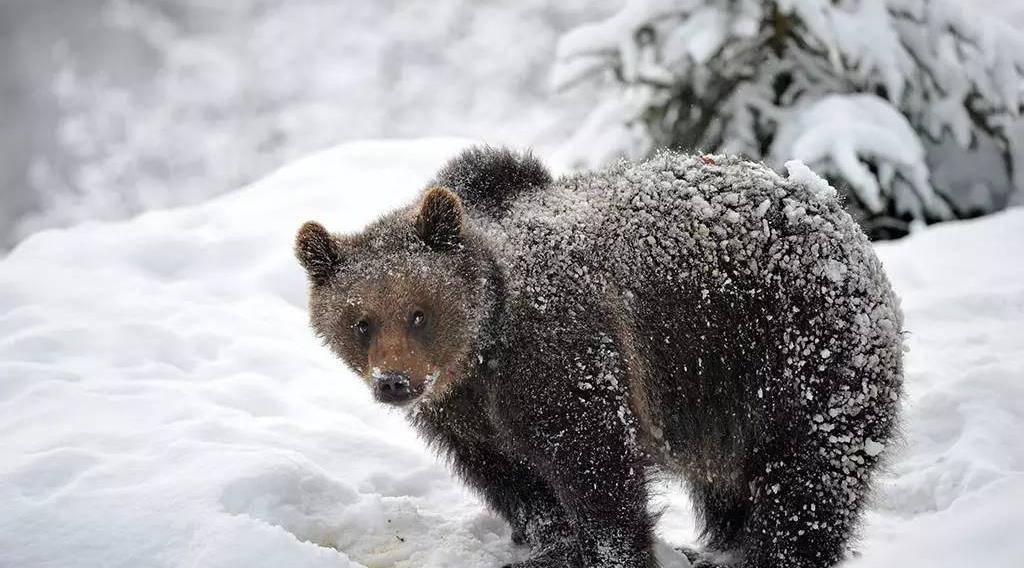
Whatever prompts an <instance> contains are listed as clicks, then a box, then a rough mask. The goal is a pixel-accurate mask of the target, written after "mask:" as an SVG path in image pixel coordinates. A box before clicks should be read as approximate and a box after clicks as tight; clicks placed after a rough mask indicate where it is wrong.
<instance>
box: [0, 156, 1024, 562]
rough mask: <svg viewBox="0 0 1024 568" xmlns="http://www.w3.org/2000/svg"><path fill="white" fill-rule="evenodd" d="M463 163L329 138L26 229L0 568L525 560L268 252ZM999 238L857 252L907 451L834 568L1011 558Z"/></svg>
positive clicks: (682, 507)
mask: <svg viewBox="0 0 1024 568" xmlns="http://www.w3.org/2000/svg"><path fill="white" fill-rule="evenodd" d="M466 145H467V143H466V141H462V140H451V139H446V140H420V141H410V142H362V143H356V144H350V145H346V146H342V147H339V148H337V149H334V150H330V151H327V152H324V153H321V154H318V155H315V156H312V157H310V158H307V159H305V160H302V161H300V162H297V163H295V164H293V165H292V166H290V167H287V168H285V169H283V170H281V171H279V172H277V173H275V174H273V175H271V176H270V177H269V178H267V179H266V180H264V181H262V182H260V183H257V184H255V185H253V186H250V187H248V188H246V189H243V190H240V191H238V192H236V193H233V194H230V195H226V196H223V197H221V198H218V199H216V200H213V201H210V202H208V203H206V204H203V205H201V206H196V207H191V208H186V209H177V210H171V211H160V212H153V213H148V214H145V215H143V216H141V217H138V218H135V219H133V220H130V221H126V222H119V223H89V224H84V225H80V226H77V227H74V228H71V229H66V230H51V231H44V232H42V233H38V234H36V235H33V236H32V237H30V238H28V239H27V240H25V241H24V242H22V243H21V244H20V245H19V246H18V247H17V248H16V249H15V250H14V251H12V252H11V253H10V255H9V256H8V257H6V258H4V259H2V260H0V432H2V433H3V435H2V437H0V499H2V501H3V503H4V505H5V506H4V507H3V509H2V511H0V566H5V567H6V566H18V567H35V566H56V567H65V566H66V567H80V566H115V567H119V566H124V567H128V566H132V567H135V566H156V567H163V566H167V567H170V566H203V567H213V568H219V567H235V566H238V567H241V566H246V567H257V568H258V567H262V566H266V567H279V566H294V567H304V566H309V567H312V566H317V567H331V566H334V567H360V566H367V567H385V566H407V567H419V566H426V567H442V566H465V567H491V566H498V565H500V564H502V563H504V562H508V561H510V560H514V559H520V558H524V557H525V556H527V555H528V552H527V551H526V550H523V549H521V548H518V547H515V546H513V545H512V544H511V543H510V541H509V529H508V527H507V526H505V524H504V523H503V522H502V521H501V520H500V519H498V518H497V517H495V516H494V515H493V514H491V513H490V512H488V511H487V510H486V508H485V507H484V506H483V505H482V504H481V502H480V500H479V499H477V498H476V497H475V496H474V495H472V494H471V493H470V492H468V491H467V490H465V489H464V488H463V487H462V486H461V484H460V483H458V482H457V481H455V480H453V479H452V478H451V477H450V475H449V473H448V472H447V470H446V468H445V467H444V465H443V464H442V463H440V462H439V461H438V460H437V459H436V458H435V457H434V456H433V455H431V454H430V453H429V452H428V451H427V450H426V449H424V448H423V447H422V445H421V444H420V443H419V441H418V440H417V439H416V437H415V435H414V433H413V432H412V430H411V429H410V428H409V427H408V426H407V425H406V424H405V422H404V420H403V419H402V417H401V416H400V415H399V414H397V413H394V412H391V411H388V410H386V409H384V408H381V407H379V406H377V405H374V404H373V403H372V402H371V399H370V396H369V394H368V393H367V392H365V388H364V387H363V386H362V384H361V383H360V382H359V381H358V380H356V379H355V378H353V377H351V376H350V375H349V373H348V372H347V371H346V370H345V369H344V368H343V367H342V366H341V364H340V363H339V362H337V361H336V360H335V359H334V358H333V356H332V355H330V353H328V351H327V350H326V349H325V348H323V347H322V346H320V345H319V343H318V342H317V341H316V339H315V338H314V336H313V334H312V333H311V332H310V331H309V329H308V327H307V323H306V313H305V294H306V291H305V286H306V284H305V279H304V275H303V274H302V271H301V269H300V268H299V266H298V265H297V263H296V262H295V261H294V260H293V258H292V254H291V246H292V239H293V237H294V232H295V230H296V229H297V228H298V226H299V225H300V224H301V223H302V222H303V221H306V220H308V219H314V218H315V219H318V220H321V221H322V222H324V223H325V224H327V225H328V226H329V227H330V228H331V229H332V230H340V231H345V230H357V229H359V228H360V227H361V226H362V225H364V224H365V223H367V222H368V221H370V220H371V219H373V218H374V217H375V216H376V215H378V214H380V213H381V212H383V211H385V210H388V209H390V208H393V207H396V206H398V205H400V204H403V203H405V202H406V201H407V200H409V199H410V198H412V196H413V195H414V194H415V193H416V192H417V191H418V190H419V189H420V188H421V187H422V186H423V184H424V183H425V182H426V181H427V180H429V179H430V177H431V176H432V174H434V173H435V171H436V170H437V168H438V167H439V166H440V165H441V164H442V163H443V162H444V161H445V160H446V159H447V158H448V157H450V156H451V155H453V154H455V153H457V152H458V151H459V150H461V149H462V148H463V147H465V146H466ZM794 175H799V176H800V177H803V174H794ZM1022 239H1024V210H1020V209H1017V210H1011V211H1008V212H1006V213H1004V214H1001V215H999V216H996V217H992V218H988V219H985V220H981V221H974V222H966V223H957V224H948V225H945V226H941V227H938V228H935V229H931V230H928V231H926V232H923V233H921V234H919V235H915V236H914V237H912V238H910V239H907V240H905V241H903V242H900V243H897V244H892V245H885V246H882V247H879V252H880V254H881V256H882V258H883V259H884V262H885V264H886V265H887V267H888V269H889V271H890V274H891V276H892V279H893V281H894V283H895V286H896V289H897V290H898V292H900V294H901V295H902V296H903V299H904V307H905V309H906V311H907V316H908V318H907V327H908V329H909V330H910V331H911V335H910V337H909V343H910V345H911V352H910V353H909V354H908V360H907V364H908V381H907V389H908V399H909V402H908V406H907V412H906V424H905V432H906V436H905V437H906V441H905V447H904V448H903V449H902V451H901V452H899V453H898V455H897V457H896V458H895V459H894V461H893V463H892V465H891V467H890V469H889V471H888V472H887V473H886V475H885V478H884V479H883V480H882V483H881V484H880V488H879V491H878V496H877V498H876V505H875V508H874V509H873V510H872V512H871V514H870V516H869V519H868V521H869V522H868V523H867V525H866V528H865V533H864V540H863V542H862V544H861V550H862V552H863V556H862V557H861V558H859V559H858V560H856V561H855V562H854V563H853V565H855V566H882V565H892V564H900V563H902V564H915V565H916V564H919V561H920V560H921V559H922V557H921V555H922V554H924V555H926V556H927V559H928V561H929V562H930V564H929V566H935V567H942V566H950V567H952V566H957V567H958V568H959V567H960V566H963V565H965V564H971V565H973V564H978V565H986V566H1012V565H1014V561H1016V560H1019V558H1021V557H1022V556H1024V543H1022V542H1021V541H1020V539H1017V538H1014V537H1013V536H1011V535H1016V534H1019V533H1020V532H1021V531H1024V514H1022V513H1021V512H1020V511H1019V507H1015V506H1014V505H1015V504H1016V503H1019V502H1020V501H1021V499H1022V498H1024V449H1022V447H1021V445H1020V444H1019V443H1018V441H1017V434H1018V433H1019V432H1020V431H1022V428H1024V383H1021V382H1020V380H1019V379H1020V377H1021V374H1022V371H1024V349H1021V346H1022V344H1024V341H1022V339H1024V331H1021V329H1022V328H1024V326H1022V325H1021V321H1022V319H1024V284H1022V283H1024V267H1022V265H1021V263H1019V262H1013V261H1011V260H1009V259H1008V258H1007V253H1006V252H1005V251H1006V250H1012V248H1013V245H1014V244H1018V243H1021V242H1022ZM660 493H661V494H662V496H661V497H660V500H661V501H662V503H660V504H659V506H661V505H665V506H667V510H666V513H665V514H664V515H663V517H662V521H661V524H660V525H659V531H660V532H661V535H662V536H663V538H664V540H665V541H666V542H668V543H673V544H685V543H689V542H692V539H693V535H694V524H693V522H692V519H691V518H690V516H689V506H688V504H687V502H686V499H685V497H684V496H683V495H682V494H681V493H680V491H679V488H678V486H677V485H674V484H666V485H665V486H664V487H663V488H662V490H661V491H660ZM659 549H660V551H661V552H662V553H663V554H664V556H665V559H666V560H665V564H666V565H672V563H674V565H676V566H685V565H686V563H685V560H681V559H679V558H678V557H676V558H675V559H671V560H670V559H669V557H670V556H672V555H673V553H672V552H671V549H670V547H669V546H667V545H666V544H665V543H660V544H659ZM922 550H924V551H925V552H923V553H922V552H921V551H922ZM912 555H913V556H912ZM968 559H970V562H968Z"/></svg>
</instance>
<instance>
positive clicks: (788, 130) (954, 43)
mask: <svg viewBox="0 0 1024 568" xmlns="http://www.w3.org/2000/svg"><path fill="white" fill-rule="evenodd" d="M595 76H598V77H604V79H605V84H606V85H608V87H607V89H608V96H607V97H606V98H605V100H604V102H603V103H602V104H601V105H599V106H598V107H597V108H595V109H594V111H593V112H592V114H591V115H590V116H589V118H588V119H587V120H586V121H585V122H584V124H583V125H582V127H581V128H580V129H579V131H578V132H577V134H576V136H574V137H573V139H571V140H570V141H569V142H568V143H567V144H566V146H565V149H564V151H565V153H566V155H565V156H564V158H565V159H567V160H569V161H570V162H572V163H575V164H577V165H595V164H597V163H602V162H606V161H608V160H610V159H613V158H616V157H619V156H626V157H633V158H636V157H641V156H644V155H646V154H648V153H650V152H651V151H652V150H653V149H655V148H657V147H665V146H667V147H673V148H678V149H683V150H690V151H715V152H730V153H740V154H745V155H747V156H750V157H752V158H758V159H764V160H766V161H768V162H769V163H770V164H772V165H773V166H775V167H781V166H782V164H784V163H785V162H786V161H788V160H790V159H794V158H795V159H800V160H803V161H804V162H806V163H807V164H808V165H810V166H811V167H812V168H814V169H815V170H817V171H818V172H819V173H822V174H823V175H825V176H826V177H828V178H830V180H831V181H833V182H834V183H835V184H837V185H838V186H839V187H841V188H845V189H846V190H847V193H848V195H849V199H848V204H849V206H850V209H851V210H852V211H853V212H854V213H855V214H856V215H858V216H859V218H860V220H861V221H862V223H863V224H864V225H865V227H866V228H867V229H868V231H869V233H870V234H871V235H872V236H874V237H882V238H884V237H891V236H897V235H900V234H903V233H905V232H906V230H907V222H908V221H915V220H916V221H923V222H933V221H937V220H941V219H946V218H951V217H965V216H972V215H977V214H981V213H985V212H990V211H994V210H998V209H1001V208H1003V207H1005V206H1006V205H1007V204H1008V203H1009V202H1010V201H1011V199H1012V198H1013V194H1014V193H1015V192H1021V191H1022V188H1024V171H1022V168H1024V122H1022V120H1021V117H1020V113H1021V111H1022V109H1024V33H1022V32H1021V31H1020V30H1018V29H1016V28H1013V27H1011V26H1009V25H1008V24H1005V23H1003V22H1000V21H998V20H996V19H994V18H991V17H983V16H981V15H980V14H979V13H978V10H977V9H976V8H975V9H973V10H972V9H971V4H970V3H969V2H968V1H966V0H770V1H762V0H627V1H626V3H625V5H624V7H623V8H622V9H621V10H620V11H619V12H617V13H616V14H614V15H613V16H611V17H609V18H607V19H606V20H603V21H600V22H597V23H593V24H588V25H584V26H581V27H578V28H576V29H574V30H573V31H571V32H569V33H568V34H566V35H565V36H563V38H562V40H561V42H560V44H559V47H558V64H557V66H556V69H555V75H554V80H555V84H556V86H557V87H559V88H563V89H564V88H568V87H571V86H573V85H575V84H578V83H579V82H580V81H583V80H587V79H590V78H593V77H595Z"/></svg>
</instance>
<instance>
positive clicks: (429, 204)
mask: <svg viewBox="0 0 1024 568" xmlns="http://www.w3.org/2000/svg"><path fill="white" fill-rule="evenodd" d="M462 218H463V212H462V203H461V202H460V201H459V196H457V195H455V194H454V193H453V192H452V190H450V189H448V188H446V187H434V188H431V189H430V190H428V191H427V195H426V197H424V198H423V204H422V205H420V213H419V215H417V216H416V232H417V233H418V234H419V236H420V238H421V239H423V242H425V243H427V246H429V247H430V248H432V249H434V250H437V251H446V250H452V249H454V248H456V247H458V246H459V245H460V244H461V243H462V222H463V219H462Z"/></svg>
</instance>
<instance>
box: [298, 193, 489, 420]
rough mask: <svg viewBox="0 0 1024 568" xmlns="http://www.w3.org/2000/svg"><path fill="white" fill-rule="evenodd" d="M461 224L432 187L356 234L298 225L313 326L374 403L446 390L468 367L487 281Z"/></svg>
mask: <svg viewBox="0 0 1024 568" xmlns="http://www.w3.org/2000/svg"><path fill="white" fill-rule="evenodd" d="M462 224H463V214H462V209H461V205H460V203H459V201H458V198H457V197H456V196H455V195H454V194H453V193H451V192H450V191H448V190H447V189H442V188H435V189H432V190H430V191H429V192H428V193H427V195H426V197H425V198H424V200H423V203H422V204H421V206H420V207H419V208H418V210H414V211H413V212H411V213H401V212H400V213H396V214H392V215H389V216H387V217H385V218H383V219H381V220H380V221H378V222H377V223H375V224H373V225H371V226H370V227H368V228H367V229H366V230H365V231H364V232H363V233H361V234H358V235H353V236H334V235H331V234H329V233H327V231H326V229H324V228H323V227H322V226H321V225H319V224H317V223H312V222H310V223H306V224H305V225H303V227H302V229H301V230H300V231H299V234H298V238H297V240H296V249H295V250H296V256H297V257H298V259H299V262H300V263H301V264H302V265H303V266H304V267H305V268H306V271H307V273H308V275H309V277H310V284H311V285H310V302H309V306H310V320H311V322H312V325H313V328H314V330H316V332H317V334H318V335H319V336H320V337H321V338H323V340H324V342H325V343H326V344H327V345H328V346H329V347H330V348H331V350H332V351H334V352H335V353H336V354H337V355H338V356H339V357H340V358H341V359H342V360H343V361H344V362H345V363H346V364H348V366H349V367H350V368H352V369H353V370H354V371H355V372H356V373H357V374H359V376H360V377H362V379H363V380H364V381H365V382H366V383H367V385H368V386H369V387H370V388H371V389H372V391H373V393H374V396H375V397H376V399H377V400H378V401H380V402H385V403H389V404H395V405H406V404H409V403H413V402H415V401H419V400H427V399H434V398H440V397H443V396H444V395H445V394H446V393H448V392H450V390H451V388H452V387H453V386H454V385H455V384H456V383H457V382H458V381H459V380H460V379H462V378H464V377H465V376H466V374H467V373H468V371H469V370H470V369H471V368H472V364H473V360H474V356H473V351H474V347H475V341H474V339H475V338H476V337H477V336H478V334H479V328H480V325H481V321H482V319H483V317H484V313H485V312H486V309H485V307H484V303H485V302H484V299H485V286H484V282H483V280H484V279H483V278H481V274H480V266H479V263H478V262H476V261H475V260H474V258H473V256H472V255H471V254H469V253H468V252H467V250H466V248H465V247H464V246H463V239H464V229H463V226H462Z"/></svg>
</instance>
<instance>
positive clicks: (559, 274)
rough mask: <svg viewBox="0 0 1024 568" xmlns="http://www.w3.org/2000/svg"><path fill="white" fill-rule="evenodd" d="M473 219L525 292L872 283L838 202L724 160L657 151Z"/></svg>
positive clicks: (859, 236) (871, 267)
mask: <svg viewBox="0 0 1024 568" xmlns="http://www.w3.org/2000/svg"><path fill="white" fill-rule="evenodd" d="M471 215H473V216H474V217H475V220H476V224H477V226H478V227H481V228H482V229H483V230H484V233H485V234H487V235H488V236H489V238H490V239H491V240H492V241H493V242H494V243H496V244H497V245H498V248H499V250H500V255H499V256H500V257H501V258H502V259H503V261H504V262H505V263H506V265H507V267H508V269H509V272H510V278H511V280H512V282H511V283H512V285H513V287H516V286H517V285H518V286H520V287H523V286H525V287H530V288H531V289H532V290H533V292H532V293H536V292H538V291H539V290H538V289H537V287H538V286H542V287H543V286H547V287H549V288H551V290H550V292H557V291H558V289H559V288H564V287H565V286H566V285H567V284H568V285H570V287H571V288H573V289H578V288H579V287H581V286H582V287H590V288H592V289H595V290H596V289H605V288H606V287H607V285H608V284H609V282H614V283H615V284H616V285H617V286H619V287H624V288H627V289H628V288H629V287H630V285H631V283H632V284H635V285H637V286H643V285H646V284H650V283H652V282H657V283H659V284H664V283H670V284H671V283H677V284H678V285H680V286H682V285H687V286H705V287H710V288H711V289H713V290H717V289H720V288H723V287H729V286H745V287H750V286H763V285H766V284H767V281H769V280H773V279H774V280H778V279H782V278H784V279H785V280H786V281H787V282H788V281H797V282H804V283H806V284H807V285H808V286H810V285H811V284H812V282H811V281H810V280H809V279H808V278H807V276H808V274H809V275H811V276H816V277H825V278H828V277H829V276H830V275H831V276H835V275H836V274H837V273H843V274H851V273H854V272H856V273H859V274H861V275H862V276H864V277H865V278H867V280H874V279H875V278H876V277H877V276H878V274H875V273H876V272H878V270H877V266H875V263H874V262H873V261H872V259H873V253H872V252H871V251H870V246H869V244H868V242H867V240H866V238H865V237H864V236H863V233H862V232H861V231H860V230H859V229H858V227H857V226H856V224H855V222H854V221H853V220H852V218H850V216H849V215H848V214H847V213H846V212H844V211H843V210H842V207H841V206H840V204H839V202H838V200H837V199H836V198H835V196H834V195H829V194H822V192H821V191H820V190H818V189H816V188H814V187H809V186H808V184H803V183H797V182H793V181H791V180H788V179H785V178H782V177H781V176H779V175H778V174H777V173H775V172H774V171H772V170H770V169H769V168H767V167H765V166H763V165H761V164H759V163H755V162H750V161H746V160H742V159H740V158H736V157H730V156H693V155H681V154H677V153H673V152H662V153H660V154H658V155H656V156H655V157H653V158H651V159H650V160H647V161H645V162H642V163H639V164H632V163H627V162H621V163H619V164H616V165H614V166H611V167H609V168H607V169H604V170H601V171H598V172H593V173H585V174H577V175H572V176H567V177H564V178H561V179H558V180H555V181H554V182H553V183H552V184H551V185H549V186H547V187H545V188H543V189H542V190H540V191H533V192H528V193H523V194H520V195H518V196H517V197H516V198H515V200H514V202H513V203H511V204H510V206H509V207H508V209H507V211H506V212H505V213H504V214H502V215H500V216H497V217H494V216H492V215H488V214H484V213H476V214H475V215H474V214H473V212H472V211H471Z"/></svg>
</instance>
